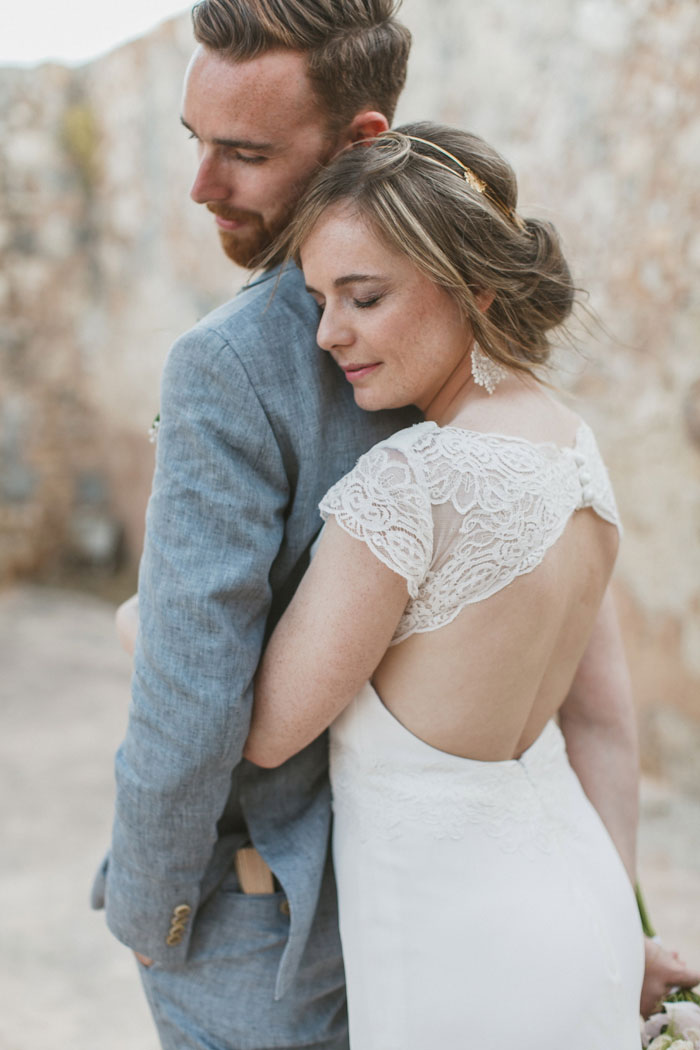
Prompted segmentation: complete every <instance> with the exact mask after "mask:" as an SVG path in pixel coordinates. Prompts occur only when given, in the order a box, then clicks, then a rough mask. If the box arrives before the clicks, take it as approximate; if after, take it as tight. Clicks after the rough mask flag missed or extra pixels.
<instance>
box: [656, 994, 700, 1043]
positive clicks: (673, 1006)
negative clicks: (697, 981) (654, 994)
mask: <svg viewBox="0 0 700 1050" xmlns="http://www.w3.org/2000/svg"><path fill="white" fill-rule="evenodd" d="M642 1046H643V1047H646V1048H647V1050H700V997H699V996H697V995H696V994H695V993H694V992H689V991H685V990H682V991H678V992H675V993H672V994H671V995H669V997H668V1001H666V1002H663V1003H661V1005H660V1007H659V1012H658V1013H655V1014H652V1015H651V1017H649V1018H648V1019H647V1020H646V1021H644V1023H643V1025H642Z"/></svg>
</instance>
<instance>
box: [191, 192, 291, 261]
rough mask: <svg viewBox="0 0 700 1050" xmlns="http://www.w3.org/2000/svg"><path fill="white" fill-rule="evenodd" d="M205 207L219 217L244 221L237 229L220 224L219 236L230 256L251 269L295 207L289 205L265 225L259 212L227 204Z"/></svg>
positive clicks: (262, 256) (263, 254)
mask: <svg viewBox="0 0 700 1050" xmlns="http://www.w3.org/2000/svg"><path fill="white" fill-rule="evenodd" d="M207 208H208V209H209V211H211V212H213V213H214V215H220V216H221V218H222V219H230V220H233V221H236V222H244V223H245V226H244V227H242V228H241V229H239V230H222V229H221V228H220V227H219V237H220V239H221V246H222V248H223V249H224V251H225V252H226V254H227V255H228V257H229V259H232V260H233V262H235V263H236V264H237V265H238V266H245V267H246V269H252V268H253V267H255V266H257V265H258V264H259V263H260V261H261V260H262V259H263V258H264V256H265V254H266V252H267V250H268V249H269V248H270V246H271V245H272V243H273V242H274V240H275V239H276V238H277V236H278V235H279V234H280V233H282V231H283V230H285V229H286V227H287V226H288V225H289V222H290V220H291V217H292V214H293V211H294V209H293V207H290V208H289V209H287V210H286V211H285V212H284V214H282V215H280V216H279V217H278V218H277V219H275V221H274V223H271V224H270V225H266V224H265V222H264V221H263V217H262V215H259V214H258V212H254V211H240V210H239V209H238V208H228V207H227V206H226V205H225V204H211V203H210V204H207Z"/></svg>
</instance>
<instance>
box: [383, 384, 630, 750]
mask: <svg viewBox="0 0 700 1050" xmlns="http://www.w3.org/2000/svg"><path fill="white" fill-rule="evenodd" d="M504 394H505V391H504ZM494 400H495V399H494ZM494 409H495V412H494ZM462 422H463V421H462V420H460V419H457V420H456V421H455V422H454V423H453V424H451V425H452V426H461V425H462ZM469 423H470V425H471V424H476V425H477V428H478V429H479V430H481V431H482V432H483V433H484V434H488V433H497V434H501V435H510V436H513V437H520V438H523V439H524V440H525V441H527V442H532V443H533V445H538V444H541V443H545V442H547V443H548V442H551V443H553V445H555V446H557V447H558V448H561V449H567V448H571V446H572V445H573V444H574V442H575V440H576V433H577V431H578V428H579V427H580V425H581V421H580V419H579V418H578V417H577V416H576V415H575V414H574V413H573V412H571V411H570V410H569V409H567V408H565V407H564V406H562V405H561V404H559V403H557V402H555V401H553V400H552V399H551V398H550V397H549V396H548V395H546V394H544V393H543V392H540V391H539V390H536V391H534V392H532V391H531V390H528V389H527V388H526V387H524V386H523V384H522V383H517V385H516V386H515V388H514V390H513V393H512V395H511V396H510V397H508V396H507V395H506V397H505V398H503V399H501V401H500V402H499V404H498V405H497V406H495V405H493V403H491V404H488V403H485V405H484V411H483V412H482V413H481V414H476V416H475V413H474V412H471V413H470V416H469ZM491 427H493V430H491V429H490V428H491ZM516 428H517V429H516ZM465 429H468V430H469V431H471V426H470V427H469V428H465ZM584 480H585V476H584ZM523 524H524V523H523ZM618 539H619V536H618V529H617V527H616V526H615V525H613V524H611V523H610V522H609V521H606V520H605V519H604V518H602V517H600V516H599V515H598V514H597V513H596V512H595V510H593V509H591V508H583V509H579V510H576V511H575V512H574V513H573V514H572V515H571V517H570V518H569V520H568V522H567V524H566V527H565V529H564V531H563V533H562V535H561V536H560V537H559V538H558V539H557V540H556V542H555V543H554V544H553V545H552V546H551V547H550V548H549V549H548V550H547V552H546V554H545V556H544V558H543V559H542V561H541V562H540V563H539V564H538V565H537V566H536V567H535V568H534V569H533V570H532V571H529V572H526V573H524V574H522V575H518V576H517V577H516V578H515V579H513V580H512V581H511V582H509V583H508V584H507V586H505V587H503V588H502V589H500V590H498V591H497V592H496V593H494V594H492V595H491V596H490V597H487V598H485V599H484V600H481V601H477V602H475V603H470V604H467V605H465V607H464V608H463V609H462V610H461V611H460V612H459V614H458V616H457V617H456V618H455V619H453V620H452V621H451V622H449V623H447V624H446V625H444V626H441V627H440V628H439V629H437V630H431V631H423V632H418V633H413V634H411V635H410V636H409V637H407V638H405V640H403V641H402V642H401V643H400V644H397V645H393V646H392V647H391V648H390V649H389V650H388V651H387V653H386V655H385V656H384V658H383V659H382V661H381V663H380V664H379V666H378V667H377V669H376V671H375V674H374V676H373V679H372V682H373V685H374V687H375V689H376V690H377V692H378V694H379V695H380V696H381V698H382V700H383V702H384V704H385V705H386V706H387V708H388V709H389V710H390V711H391V712H392V714H394V715H395V717H396V718H397V719H398V720H399V721H400V722H401V723H402V724H403V725H404V726H405V727H406V728H407V729H408V730H409V731H410V732H412V733H414V734H415V735H416V736H418V737H420V738H421V739H423V740H424V741H426V742H427V743H429V744H431V745H432V746H434V747H436V748H439V749H440V750H443V751H448V752H451V753H454V754H458V755H462V756H464V757H468V758H474V759H480V760H484V761H495V760H501V759H507V758H514V757H517V756H518V755H520V754H521V753H522V752H523V751H524V750H525V749H526V748H527V747H529V746H530V744H532V743H533V741H534V740H535V739H536V738H537V737H538V736H539V734H540V733H541V732H542V730H543V728H544V726H545V724H546V723H547V721H548V720H549V719H550V718H551V717H552V716H553V715H554V714H555V712H556V711H557V710H558V708H559V707H560V705H561V704H562V702H563V701H564V699H565V697H566V695H567V692H568V689H569V687H570V685H571V682H572V680H573V678H574V675H575V673H576V669H577V667H578V664H579V662H580V660H581V657H582V655H583V652H584V649H585V647H586V644H587V642H588V639H589V636H590V634H591V631H592V629H593V625H594V622H595V619H596V615H597V613H598V609H599V607H600V604H601V602H602V599H603V595H604V593H605V588H606V586H607V584H608V581H609V578H610V574H611V572H612V568H613V565H614V561H615V557H616V554H617V548H618Z"/></svg>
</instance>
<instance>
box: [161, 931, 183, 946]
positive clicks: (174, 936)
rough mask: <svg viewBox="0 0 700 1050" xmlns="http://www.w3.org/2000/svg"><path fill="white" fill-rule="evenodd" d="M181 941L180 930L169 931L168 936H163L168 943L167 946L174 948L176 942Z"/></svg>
mask: <svg viewBox="0 0 700 1050" xmlns="http://www.w3.org/2000/svg"><path fill="white" fill-rule="evenodd" d="M181 941H182V931H181V930H175V931H173V932H172V933H169V934H168V936H167V937H166V938H165V943H166V944H167V945H168V947H169V948H175V947H176V946H177V945H178V944H180V943H181Z"/></svg>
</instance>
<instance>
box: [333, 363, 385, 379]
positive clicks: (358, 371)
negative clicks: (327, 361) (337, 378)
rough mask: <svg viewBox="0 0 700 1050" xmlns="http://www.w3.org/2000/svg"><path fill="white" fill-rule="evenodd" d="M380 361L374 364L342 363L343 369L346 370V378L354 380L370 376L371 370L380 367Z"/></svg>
mask: <svg viewBox="0 0 700 1050" xmlns="http://www.w3.org/2000/svg"><path fill="white" fill-rule="evenodd" d="M379 365H380V362H379V361H377V362H375V364H373V365H342V366H341V367H342V369H343V371H344V372H345V378H346V379H349V380H350V382H351V383H352V382H354V380H356V379H362V378H363V377H364V376H368V375H369V374H370V372H374V370H375V368H379Z"/></svg>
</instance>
